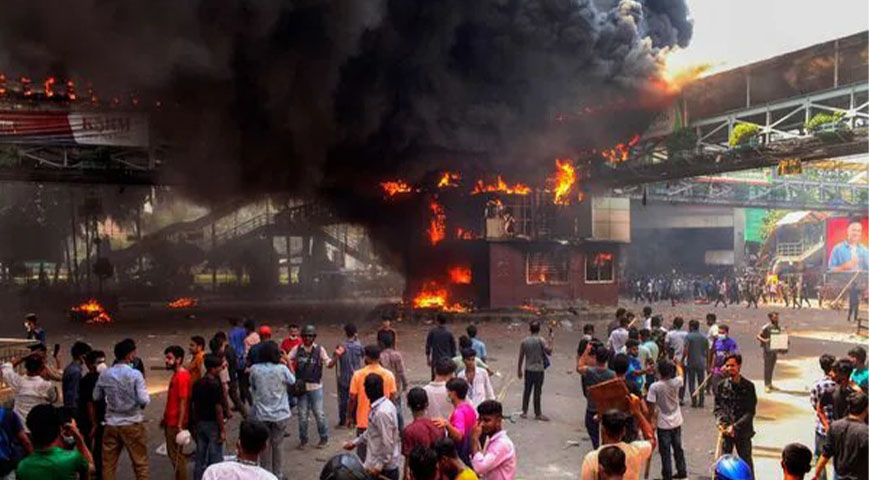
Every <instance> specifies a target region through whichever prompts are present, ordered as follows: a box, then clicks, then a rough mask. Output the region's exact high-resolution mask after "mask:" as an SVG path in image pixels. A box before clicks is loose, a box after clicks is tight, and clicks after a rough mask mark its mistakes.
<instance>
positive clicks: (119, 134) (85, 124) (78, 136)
mask: <svg viewBox="0 0 869 480" xmlns="http://www.w3.org/2000/svg"><path fill="white" fill-rule="evenodd" d="M0 143H19V144H39V145H45V144H54V145H104V146H120V147H141V148H146V147H147V146H148V117H147V116H146V115H144V114H140V113H130V112H33V113H31V112H0Z"/></svg>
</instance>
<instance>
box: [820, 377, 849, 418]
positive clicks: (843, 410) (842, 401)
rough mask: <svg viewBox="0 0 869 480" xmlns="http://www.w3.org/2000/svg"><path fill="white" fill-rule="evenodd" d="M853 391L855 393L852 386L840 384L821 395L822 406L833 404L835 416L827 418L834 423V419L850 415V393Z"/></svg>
mask: <svg viewBox="0 0 869 480" xmlns="http://www.w3.org/2000/svg"><path fill="white" fill-rule="evenodd" d="M852 393H854V390H853V389H851V387H850V386H845V387H842V386H841V385H839V386H837V387H836V388H834V389H832V390H827V391H826V392H824V394H823V395H821V401H820V402H819V403H820V405H821V406H822V407H826V406H828V405H832V407H833V418H828V419H827V420H829V421H830V422H831V423H832V422H833V420H839V419H840V418H845V417H847V416H848V395H851V394H852Z"/></svg>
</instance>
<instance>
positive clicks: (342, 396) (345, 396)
mask: <svg viewBox="0 0 869 480" xmlns="http://www.w3.org/2000/svg"><path fill="white" fill-rule="evenodd" d="M349 403H350V384H347V385H338V423H339V424H340V425H347V407H348V404H349Z"/></svg>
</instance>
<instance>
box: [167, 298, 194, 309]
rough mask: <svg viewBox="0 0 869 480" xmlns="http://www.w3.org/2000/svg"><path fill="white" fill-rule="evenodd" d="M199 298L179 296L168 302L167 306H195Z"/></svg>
mask: <svg viewBox="0 0 869 480" xmlns="http://www.w3.org/2000/svg"><path fill="white" fill-rule="evenodd" d="M197 303H199V300H196V299H195V298H190V297H181V298H178V299H176V300H173V301H171V302H169V308H190V307H195V306H196V304H197Z"/></svg>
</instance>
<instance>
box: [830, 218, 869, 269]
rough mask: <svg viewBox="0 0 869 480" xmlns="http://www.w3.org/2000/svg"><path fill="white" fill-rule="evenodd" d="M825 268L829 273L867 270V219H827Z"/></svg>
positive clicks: (868, 260)
mask: <svg viewBox="0 0 869 480" xmlns="http://www.w3.org/2000/svg"><path fill="white" fill-rule="evenodd" d="M827 267H828V269H829V270H830V271H831V272H865V271H867V270H869V218H867V217H862V218H847V217H837V218H828V219H827Z"/></svg>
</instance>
